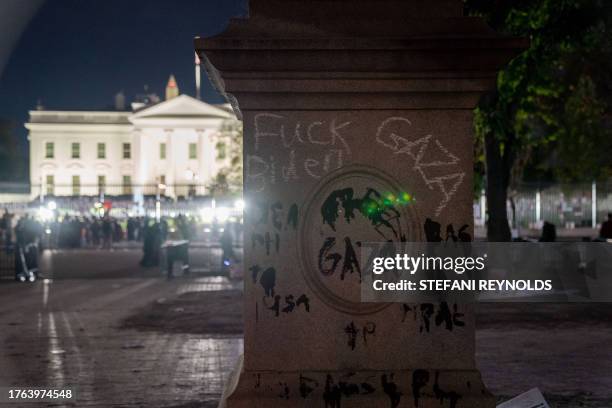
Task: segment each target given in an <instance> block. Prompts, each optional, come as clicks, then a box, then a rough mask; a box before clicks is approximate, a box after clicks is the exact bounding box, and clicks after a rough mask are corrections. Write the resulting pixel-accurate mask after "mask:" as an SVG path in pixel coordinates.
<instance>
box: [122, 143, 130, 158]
mask: <svg viewBox="0 0 612 408" xmlns="http://www.w3.org/2000/svg"><path fill="white" fill-rule="evenodd" d="M123 158H124V159H131V158H132V145H131V144H130V143H124V144H123Z"/></svg>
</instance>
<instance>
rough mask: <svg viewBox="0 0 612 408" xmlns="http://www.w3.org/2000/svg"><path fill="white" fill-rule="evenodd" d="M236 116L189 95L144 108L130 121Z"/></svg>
mask: <svg viewBox="0 0 612 408" xmlns="http://www.w3.org/2000/svg"><path fill="white" fill-rule="evenodd" d="M233 117H234V114H233V112H232V111H231V110H228V109H227V108H226V107H225V106H224V105H221V106H213V105H209V104H207V103H206V102H202V101H200V100H198V99H196V98H193V97H191V96H189V95H185V94H183V95H179V96H177V97H176V98H172V99H170V100H167V101H163V102H160V103H157V104H155V105H152V106H147V107H144V108H142V109H140V110H138V111H136V112H134V114H133V115H132V116H130V121H132V122H134V121H135V120H139V119H173V120H176V119H181V118H184V119H196V118H202V119H203V118H209V119H230V118H233Z"/></svg>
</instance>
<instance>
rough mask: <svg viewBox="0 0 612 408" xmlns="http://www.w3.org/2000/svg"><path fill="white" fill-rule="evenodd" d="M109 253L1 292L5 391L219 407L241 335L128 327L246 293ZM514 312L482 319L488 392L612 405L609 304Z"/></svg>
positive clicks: (0, 358) (81, 258) (50, 259)
mask: <svg viewBox="0 0 612 408" xmlns="http://www.w3.org/2000/svg"><path fill="white" fill-rule="evenodd" d="M108 254H109V253H108V252H106V253H104V251H95V250H94V251H89V250H84V251H72V252H70V253H69V254H68V253H61V252H55V253H50V254H47V255H46V257H45V258H43V266H44V269H45V271H46V272H45V275H46V276H47V278H48V279H47V280H40V281H38V282H36V283H34V284H18V283H13V282H10V281H9V282H7V281H3V282H0V386H16V387H25V386H35V387H56V388H58V387H62V386H67V387H72V388H75V389H76V393H77V401H76V403H75V404H72V405H67V406H76V407H172V408H188V407H204V408H208V407H216V406H217V401H218V399H219V396H220V395H221V392H222V390H223V385H224V383H225V382H226V380H227V378H228V375H229V372H230V370H231V369H232V368H233V366H234V364H235V362H236V360H237V358H238V356H239V354H240V353H241V352H242V348H243V341H242V337H241V336H240V335H235V334H231V335H230V334H228V335H220V334H212V335H211V334H205V333H201V334H196V333H189V332H181V331H180V330H178V331H176V332H171V331H164V330H136V329H134V328H129V327H128V328H126V327H125V324H124V323H125V321H126V319H127V318H129V317H130V316H134V315H138V314H139V313H140V312H141V311H143V310H150V309H151V305H153V304H156V303H157V304H158V303H164V302H170V301H171V300H172V299H181V298H183V297H185V296H187V295H188V294H190V293H193V292H212V291H214V292H215V294H218V293H220V292H221V291H228V290H232V289H234V290H235V289H236V288H237V287H238V285H237V284H235V283H230V282H229V281H228V280H227V279H226V278H222V277H218V276H217V277H216V276H205V275H203V274H198V273H194V274H192V276H190V277H177V279H174V280H171V281H167V280H166V279H164V277H162V276H161V274H160V272H159V271H158V270H157V269H155V268H154V269H148V270H144V269H141V268H139V267H136V266H133V265H134V264H135V262H136V261H137V260H138V257H139V252H135V251H131V252H130V251H129V250H126V251H122V250H118V251H113V253H112V256H111V257H109V256H108ZM212 297H213V296H206V298H207V299H210V298H212ZM188 298H189V296H188V297H187V299H188ZM517 307H518V306H507V305H506V306H504V305H496V306H492V305H482V307H481V308H480V310H479V316H478V322H479V327H478V330H477V333H476V340H477V353H476V361H477V364H478V366H479V368H480V370H481V372H482V374H483V378H484V381H485V383H486V385H487V387H488V388H489V390H490V391H492V392H493V393H494V394H496V395H498V396H500V400H504V399H507V398H509V397H512V396H515V395H517V394H519V393H522V392H524V391H527V390H528V389H530V388H533V387H539V388H540V389H541V390H542V391H543V392H544V393H545V395H546V396H547V398H549V402H551V407H555V408H569V407H601V408H604V407H605V408H610V407H612V341H611V339H612V309H611V308H610V305H601V306H594V307H590V306H589V308H587V309H584V308H580V307H576V306H571V305H554V304H549V305H547V306H543V305H542V304H538V305H521V306H520V307H518V309H517ZM521 308H522V309H525V308H527V309H528V310H522V309H521ZM526 316H529V319H526ZM238 318H239V317H238ZM198 319H199V318H198ZM198 324H201V319H199V320H198ZM0 406H10V407H26V408H27V407H38V406H55V407H57V406H65V405H61V404H51V403H38V404H31V403H28V404H12V405H8V404H4V405H3V404H1V403H0Z"/></svg>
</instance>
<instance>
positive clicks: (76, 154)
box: [70, 143, 81, 159]
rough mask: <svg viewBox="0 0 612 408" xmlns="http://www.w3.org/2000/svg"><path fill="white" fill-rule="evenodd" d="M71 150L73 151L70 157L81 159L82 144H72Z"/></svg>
mask: <svg viewBox="0 0 612 408" xmlns="http://www.w3.org/2000/svg"><path fill="white" fill-rule="evenodd" d="M70 150H71V153H70V157H72V158H73V159H80V158H81V144H80V143H72V145H71V149H70Z"/></svg>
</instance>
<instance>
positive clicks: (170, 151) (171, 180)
mask: <svg viewBox="0 0 612 408" xmlns="http://www.w3.org/2000/svg"><path fill="white" fill-rule="evenodd" d="M165 132H166V185H167V187H166V195H168V196H170V197H175V196H176V193H175V189H174V184H175V183H176V168H175V167H176V158H175V157H174V156H175V154H176V152H175V151H174V150H175V149H174V146H173V139H174V130H172V129H168V130H166V131H165Z"/></svg>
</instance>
